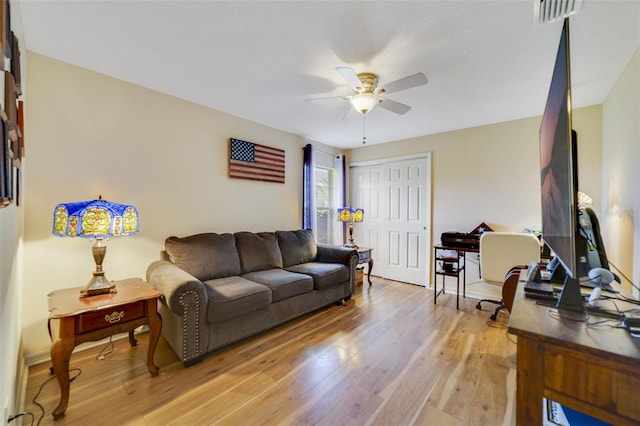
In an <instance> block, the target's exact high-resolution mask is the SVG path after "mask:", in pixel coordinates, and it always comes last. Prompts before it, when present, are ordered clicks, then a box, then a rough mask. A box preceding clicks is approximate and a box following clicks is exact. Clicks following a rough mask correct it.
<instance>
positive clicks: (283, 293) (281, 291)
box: [242, 269, 313, 302]
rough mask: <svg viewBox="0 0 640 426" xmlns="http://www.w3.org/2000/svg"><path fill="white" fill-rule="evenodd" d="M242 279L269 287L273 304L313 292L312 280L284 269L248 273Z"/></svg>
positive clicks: (307, 276)
mask: <svg viewBox="0 0 640 426" xmlns="http://www.w3.org/2000/svg"><path fill="white" fill-rule="evenodd" d="M242 277H243V278H246V279H248V280H251V281H255V282H258V283H260V284H264V285H265V286H267V287H269V288H270V289H271V293H272V301H273V302H277V301H279V300H284V299H288V298H289V297H293V296H297V295H298V294H303V293H309V292H310V291H313V278H311V277H310V276H309V275H304V274H296V273H294V272H289V271H285V270H284V269H268V270H265V271H256V272H250V273H248V274H244V275H243V276H242Z"/></svg>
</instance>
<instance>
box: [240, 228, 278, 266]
mask: <svg viewBox="0 0 640 426" xmlns="http://www.w3.org/2000/svg"><path fill="white" fill-rule="evenodd" d="M234 235H235V238H236V246H237V247H238V255H239V257H240V267H241V269H242V273H243V274H246V273H249V272H254V271H264V270H265V269H274V268H282V254H281V253H280V247H279V246H278V238H277V237H276V234H274V233H273V232H258V233H253V232H236V233H235V234H234Z"/></svg>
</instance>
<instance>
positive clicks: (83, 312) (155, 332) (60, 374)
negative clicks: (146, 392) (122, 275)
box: [48, 278, 162, 420]
mask: <svg viewBox="0 0 640 426" xmlns="http://www.w3.org/2000/svg"><path fill="white" fill-rule="evenodd" d="M115 285H116V289H117V293H110V294H101V295H96V296H90V297H85V298H82V299H80V298H79V296H80V287H77V288H69V289H63V290H56V291H53V292H51V293H49V295H48V297H49V312H50V315H49V335H50V336H51V340H52V342H53V343H52V344H51V361H52V364H53V372H54V373H55V375H56V378H57V380H58V384H59V385H60V402H59V403H58V406H57V407H56V408H55V409H54V410H53V418H54V420H59V419H61V418H63V417H64V413H65V411H66V409H67V405H68V404H69V360H70V358H71V352H72V351H73V348H75V347H76V346H77V345H79V344H80V343H84V342H89V341H94V340H101V339H104V338H105V337H109V336H111V335H114V334H118V333H124V332H127V331H128V332H129V343H130V344H131V346H136V344H137V341H136V339H135V338H134V336H133V330H134V329H136V328H137V327H140V326H141V325H148V326H149V349H148V352H147V368H148V369H149V373H151V376H152V377H155V376H157V375H158V372H159V368H158V367H157V366H156V365H155V364H154V363H153V355H154V353H155V350H156V345H157V344H158V340H159V339H160V332H161V330H162V318H161V317H160V314H158V305H157V302H158V297H160V295H161V294H162V293H161V292H159V291H158V290H156V289H155V288H153V287H151V286H150V285H149V284H148V283H147V282H145V281H143V280H141V279H138V278H131V279H127V280H123V281H116V282H115Z"/></svg>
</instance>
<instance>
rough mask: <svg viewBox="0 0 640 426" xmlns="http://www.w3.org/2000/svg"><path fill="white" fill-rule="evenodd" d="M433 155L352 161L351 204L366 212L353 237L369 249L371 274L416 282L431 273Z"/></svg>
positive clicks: (356, 225) (421, 282)
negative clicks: (360, 161)
mask: <svg viewBox="0 0 640 426" xmlns="http://www.w3.org/2000/svg"><path fill="white" fill-rule="evenodd" d="M430 176H431V157H430V156H429V155H423V156H421V157H418V158H408V159H407V158H405V159H389V160H387V161H385V162H380V163H374V164H363V165H352V166H351V168H350V180H351V197H350V198H351V206H353V207H362V208H363V209H364V210H365V214H364V220H363V222H360V223H357V224H355V227H354V239H355V241H356V243H357V244H358V245H360V246H364V247H371V248H372V249H373V252H372V255H373V259H374V267H373V275H377V276H381V277H384V278H389V279H393V280H397V281H403V282H408V283H412V284H418V285H422V286H424V285H426V284H427V282H428V277H429V273H430V270H429V259H430V255H429V253H430V249H429V247H431V244H430V240H431V232H430V226H431V215H430V212H431V203H430V200H431V196H430V194H431V191H430V190H431V179H430Z"/></svg>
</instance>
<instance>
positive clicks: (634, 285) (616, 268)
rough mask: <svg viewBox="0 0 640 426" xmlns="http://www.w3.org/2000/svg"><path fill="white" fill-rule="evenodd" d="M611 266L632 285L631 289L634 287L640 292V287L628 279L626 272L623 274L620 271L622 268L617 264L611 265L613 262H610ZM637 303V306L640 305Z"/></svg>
mask: <svg viewBox="0 0 640 426" xmlns="http://www.w3.org/2000/svg"><path fill="white" fill-rule="evenodd" d="M609 266H613V267H614V268H615V270H616V271H618V273H619V274H620V275H622V278H624V279H625V280H626V281H627V282H628V283H629V284H631V287H633V288H635V289H636V290H638V291H640V287H639V286H638V285H637V284H634V283H633V281H631V280H630V279H629V277H627V276H626V275H625V274H624V272H622V271H621V270H620V268H618V267H617V266H616V265H615V264H613V263H611V262H609ZM635 303H636V304H640V303H638V302H637V301H636V302H635Z"/></svg>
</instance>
